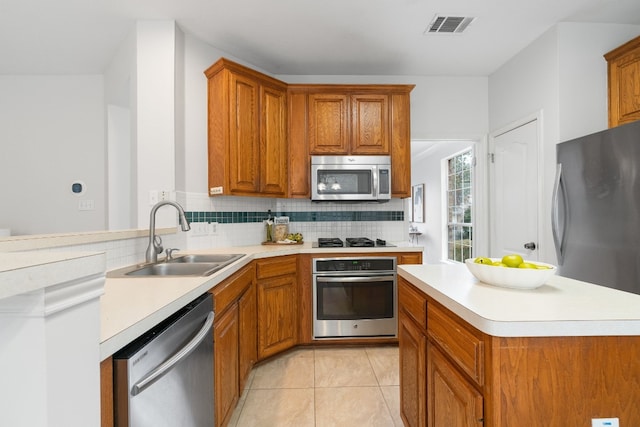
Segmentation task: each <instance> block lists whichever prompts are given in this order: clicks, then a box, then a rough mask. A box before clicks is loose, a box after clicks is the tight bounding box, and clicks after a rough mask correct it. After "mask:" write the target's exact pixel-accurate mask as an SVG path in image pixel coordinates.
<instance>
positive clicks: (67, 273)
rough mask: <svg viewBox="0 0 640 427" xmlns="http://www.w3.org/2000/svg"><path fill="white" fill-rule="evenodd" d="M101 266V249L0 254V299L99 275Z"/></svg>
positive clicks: (102, 261) (103, 257) (103, 258)
mask: <svg viewBox="0 0 640 427" xmlns="http://www.w3.org/2000/svg"><path fill="white" fill-rule="evenodd" d="M105 265H106V259H105V255H104V253H101V252H99V253H96V252H6V253H0V299H3V298H10V297H12V296H16V295H20V294H25V293H29V292H34V291H39V290H42V289H44V288H46V287H48V286H51V285H53V284H57V283H64V282H70V281H72V280H76V279H80V278H83V277H87V276H95V275H103V274H104V269H105Z"/></svg>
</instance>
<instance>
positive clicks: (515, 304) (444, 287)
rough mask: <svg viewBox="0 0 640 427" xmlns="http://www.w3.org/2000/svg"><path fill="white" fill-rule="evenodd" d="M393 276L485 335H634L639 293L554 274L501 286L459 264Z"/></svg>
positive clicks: (404, 269) (638, 327) (639, 320)
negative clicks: (530, 285)
mask: <svg viewBox="0 0 640 427" xmlns="http://www.w3.org/2000/svg"><path fill="white" fill-rule="evenodd" d="M398 274H399V275H400V276H402V277H404V278H405V279H406V280H408V281H409V282H410V283H411V284H413V285H414V286H416V287H417V288H418V289H420V290H421V291H422V292H424V293H425V294H427V295H428V296H430V297H431V298H433V299H435V300H436V301H438V302H439V303H441V304H442V305H444V306H445V307H446V308H448V309H449V310H451V311H453V312H454V313H455V314H457V315H458V316H460V317H461V318H463V319H464V320H465V321H467V322H468V323H470V324H471V325H472V326H474V327H475V328H476V329H479V330H480V331H482V332H485V333H487V334H489V335H493V336H498V337H516V336H517V337H534V336H601V335H602V336H612V335H613V336H616V335H640V295H636V294H631V293H628V292H623V291H618V290H614V289H609V288H606V287H603V286H598V285H593V284H589V283H585V282H580V281H577V280H573V279H567V278H564V277H560V276H557V275H556V276H553V277H552V278H551V279H549V280H548V282H547V283H546V284H544V285H542V286H541V287H539V288H537V289H532V290H518V289H508V288H501V287H496V286H492V285H488V284H485V283H482V282H479V281H478V280H477V279H476V278H475V277H473V275H472V274H471V273H470V272H469V270H467V268H466V267H465V266H464V265H450V264H438V265H427V264H423V265H403V266H399V267H398Z"/></svg>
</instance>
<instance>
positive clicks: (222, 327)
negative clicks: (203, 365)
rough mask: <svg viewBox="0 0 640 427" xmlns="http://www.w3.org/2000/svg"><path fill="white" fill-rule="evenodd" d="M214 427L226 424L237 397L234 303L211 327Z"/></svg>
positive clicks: (236, 330)
mask: <svg viewBox="0 0 640 427" xmlns="http://www.w3.org/2000/svg"><path fill="white" fill-rule="evenodd" d="M213 339H214V346H213V349H214V350H213V351H214V355H213V357H214V361H213V367H214V385H215V415H216V427H219V426H223V425H226V424H227V422H228V421H229V418H230V417H231V415H232V414H233V410H234V409H235V406H236V403H237V402H238V398H239V390H238V305H237V303H234V304H233V305H232V306H231V307H229V309H228V310H227V311H225V312H224V314H222V315H221V316H218V317H217V318H216V321H215V324H214V326H213Z"/></svg>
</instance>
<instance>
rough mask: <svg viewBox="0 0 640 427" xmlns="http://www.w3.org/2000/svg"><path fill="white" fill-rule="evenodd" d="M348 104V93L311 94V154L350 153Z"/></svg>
mask: <svg viewBox="0 0 640 427" xmlns="http://www.w3.org/2000/svg"><path fill="white" fill-rule="evenodd" d="M348 104H349V98H348V97H347V95H346V94H332V93H315V94H314V93H312V94H309V151H310V153H311V154H320V155H324V154H328V155H335V154H349V110H348Z"/></svg>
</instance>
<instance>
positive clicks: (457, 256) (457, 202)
mask: <svg viewBox="0 0 640 427" xmlns="http://www.w3.org/2000/svg"><path fill="white" fill-rule="evenodd" d="M446 164H447V184H446V185H447V258H448V259H449V260H452V261H459V262H464V260H465V259H467V258H471V257H472V247H473V244H472V243H473V239H472V235H473V230H472V212H473V209H472V207H473V203H472V202H473V197H472V193H473V192H472V188H473V182H472V179H471V178H472V168H473V151H472V149H468V150H465V151H463V152H462V153H458V154H456V155H454V156H453V157H450V158H448V159H447V161H446Z"/></svg>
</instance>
